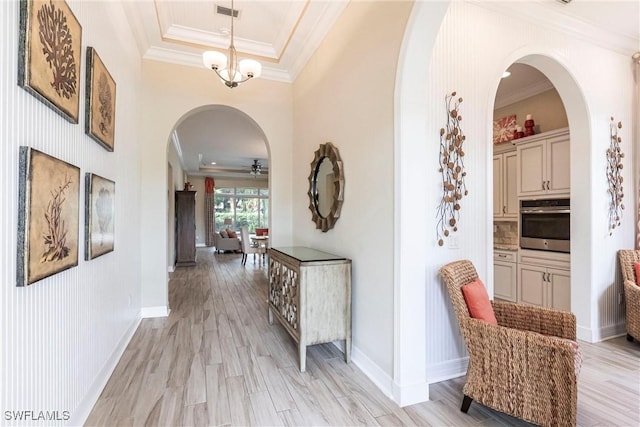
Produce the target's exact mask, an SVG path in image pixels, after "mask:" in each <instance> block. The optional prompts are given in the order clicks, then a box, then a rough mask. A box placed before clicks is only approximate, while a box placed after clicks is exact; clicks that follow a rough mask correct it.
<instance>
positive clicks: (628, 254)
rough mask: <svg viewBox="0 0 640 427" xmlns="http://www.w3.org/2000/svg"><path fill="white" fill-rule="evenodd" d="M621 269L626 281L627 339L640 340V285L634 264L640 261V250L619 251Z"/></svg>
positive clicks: (623, 278)
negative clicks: (639, 284)
mask: <svg viewBox="0 0 640 427" xmlns="http://www.w3.org/2000/svg"><path fill="white" fill-rule="evenodd" d="M618 259H619V260H620V271H621V272H622V280H623V282H624V284H623V286H624V301H625V305H626V315H625V317H626V323H627V339H628V340H629V341H633V339H634V338H635V339H636V340H639V341H640V286H638V283H640V281H639V280H638V277H636V271H635V268H634V266H633V264H634V263H635V262H640V251H638V250H636V251H634V250H630V249H623V250H620V251H618Z"/></svg>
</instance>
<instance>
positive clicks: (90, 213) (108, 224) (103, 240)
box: [84, 173, 116, 261]
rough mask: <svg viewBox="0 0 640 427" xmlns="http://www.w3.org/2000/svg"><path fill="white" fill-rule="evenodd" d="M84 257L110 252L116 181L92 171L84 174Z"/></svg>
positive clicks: (86, 259) (112, 238)
mask: <svg viewBox="0 0 640 427" xmlns="http://www.w3.org/2000/svg"><path fill="white" fill-rule="evenodd" d="M84 187H85V210H84V244H85V246H84V259H85V261H89V260H92V259H94V258H97V257H99V256H100V255H104V254H106V253H109V252H112V251H113V248H114V238H115V233H114V219H115V218H114V217H115V196H116V194H115V193H116V183H115V182H113V181H111V180H108V179H106V178H103V177H101V176H99V175H96V174H93V173H87V174H85V185H84Z"/></svg>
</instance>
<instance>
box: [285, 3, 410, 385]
mask: <svg viewBox="0 0 640 427" xmlns="http://www.w3.org/2000/svg"><path fill="white" fill-rule="evenodd" d="M411 6H412V2H351V3H349V5H348V6H347V7H346V8H345V10H344V12H343V14H342V15H341V16H340V17H339V19H338V20H337V21H336V23H335V26H334V27H333V28H332V29H331V31H330V32H329V34H328V35H327V36H326V38H325V40H324V41H323V42H322V44H321V45H320V47H319V48H318V50H317V51H316V52H315V53H314V55H313V56H312V57H311V59H310V60H309V62H308V63H307V65H306V66H305V68H304V69H303V71H302V72H301V73H300V75H299V76H298V78H297V79H296V81H295V82H294V85H293V86H294V107H295V108H294V140H295V145H294V147H293V157H294V161H293V165H294V169H293V230H294V231H295V233H294V244H296V245H301V246H310V247H314V248H317V249H320V250H325V251H327V252H332V253H336V254H340V255H344V256H346V257H348V258H351V259H352V260H353V271H352V285H353V287H352V289H353V291H352V301H353V303H352V307H353V315H352V322H353V360H354V362H355V363H356V364H358V365H359V366H360V367H361V368H363V370H364V371H365V372H366V373H367V374H368V375H369V376H370V377H372V379H374V381H376V382H377V384H378V385H379V386H380V387H381V388H382V389H383V390H384V391H386V392H387V393H390V392H391V391H390V390H391V378H392V375H393V326H394V319H393V254H394V248H393V233H394V230H393V225H392V224H393V217H394V212H393V186H394V182H393V137H394V127H393V113H394V111H393V96H394V84H395V70H396V66H397V59H398V52H399V49H400V44H401V42H402V35H403V31H404V27H405V25H406V21H407V18H408V16H409V12H410V10H411ZM327 141H330V142H332V143H333V144H334V145H335V146H336V147H337V148H338V150H339V151H340V155H341V157H342V161H343V164H344V174H345V195H344V204H343V206H342V213H341V216H340V218H339V219H338V221H337V223H336V225H335V228H334V229H332V230H329V231H328V232H326V233H322V232H321V231H320V230H317V229H316V228H315V223H314V222H312V215H311V212H310V211H309V209H308V205H309V199H308V197H307V190H308V181H307V178H308V176H309V174H310V163H311V161H312V160H313V156H314V152H315V151H316V150H317V149H318V147H319V145H320V144H322V143H325V142H327ZM414 221H422V219H420V218H415V219H414Z"/></svg>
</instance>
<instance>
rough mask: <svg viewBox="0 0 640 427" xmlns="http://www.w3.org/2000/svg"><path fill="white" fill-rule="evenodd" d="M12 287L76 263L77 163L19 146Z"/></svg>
mask: <svg viewBox="0 0 640 427" xmlns="http://www.w3.org/2000/svg"><path fill="white" fill-rule="evenodd" d="M18 206H19V214H18V254H17V275H16V279H17V283H16V285H17V286H27V285H31V284H33V283H35V282H37V281H39V280H42V279H44V278H45V277H49V276H52V275H54V274H56V273H59V272H60V271H63V270H66V269H69V268H71V267H75V266H77V265H78V244H79V243H78V242H79V223H80V168H78V167H76V166H74V165H71V164H69V163H67V162H64V161H62V160H59V159H56V158H55V157H52V156H49V155H48V154H45V153H42V152H40V151H38V150H36V149H33V148H31V147H20V165H19V191H18Z"/></svg>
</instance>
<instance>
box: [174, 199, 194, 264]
mask: <svg viewBox="0 0 640 427" xmlns="http://www.w3.org/2000/svg"><path fill="white" fill-rule="evenodd" d="M175 239H176V267H190V266H194V265H196V192H195V191H176V237H175Z"/></svg>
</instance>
